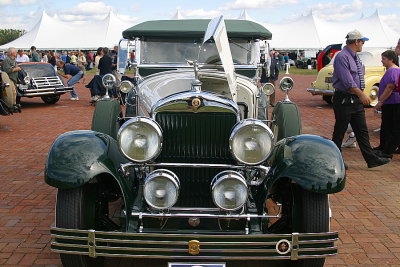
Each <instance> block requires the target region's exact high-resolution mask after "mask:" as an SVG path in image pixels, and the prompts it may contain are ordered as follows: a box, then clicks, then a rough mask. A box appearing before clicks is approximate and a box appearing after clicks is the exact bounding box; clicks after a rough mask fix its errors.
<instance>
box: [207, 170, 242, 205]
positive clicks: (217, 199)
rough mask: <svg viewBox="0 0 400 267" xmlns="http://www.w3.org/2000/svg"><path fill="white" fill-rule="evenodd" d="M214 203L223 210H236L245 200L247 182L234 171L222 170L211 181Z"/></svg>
mask: <svg viewBox="0 0 400 267" xmlns="http://www.w3.org/2000/svg"><path fill="white" fill-rule="evenodd" d="M211 192H212V197H213V201H214V203H215V205H216V206H217V207H219V208H221V209H223V210H230V211H232V210H238V209H240V208H242V207H243V206H244V204H246V201H247V195H248V192H247V183H246V180H245V179H244V177H243V176H242V175H241V174H240V173H238V172H234V171H223V172H220V173H219V174H217V175H216V176H215V177H214V179H213V180H212V182H211Z"/></svg>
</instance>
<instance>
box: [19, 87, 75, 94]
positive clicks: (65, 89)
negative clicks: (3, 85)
mask: <svg viewBox="0 0 400 267" xmlns="http://www.w3.org/2000/svg"><path fill="white" fill-rule="evenodd" d="M20 90H21V91H22V92H23V96H42V95H61V94H65V93H68V92H71V91H72V90H73V87H63V88H62V89H59V88H40V89H20Z"/></svg>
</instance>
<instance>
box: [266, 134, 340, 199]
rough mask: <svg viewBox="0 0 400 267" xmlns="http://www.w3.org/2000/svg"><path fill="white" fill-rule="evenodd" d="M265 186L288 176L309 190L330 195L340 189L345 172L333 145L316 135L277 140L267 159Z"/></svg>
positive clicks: (337, 150) (338, 153)
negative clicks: (268, 167)
mask: <svg viewBox="0 0 400 267" xmlns="http://www.w3.org/2000/svg"><path fill="white" fill-rule="evenodd" d="M269 161H270V162H269V164H271V165H270V166H273V167H272V168H271V170H270V172H269V173H268V180H267V187H268V188H271V186H272V185H273V184H274V183H275V182H276V181H277V180H278V179H280V178H283V177H288V178H290V179H292V180H293V181H295V182H296V183H297V184H298V185H300V186H301V187H302V188H304V189H305V190H308V191H312V192H317V193H323V194H331V193H337V192H340V191H341V190H343V188H344V186H345V182H346V171H345V168H344V162H343V158H342V154H341V153H340V151H339V149H338V148H337V147H336V145H335V144H334V143H333V142H332V141H331V140H328V139H326V138H323V137H320V136H316V135H297V136H292V137H288V138H284V139H282V140H281V141H279V142H278V143H277V144H276V145H275V147H274V150H273V153H272V155H271V158H270V160H269Z"/></svg>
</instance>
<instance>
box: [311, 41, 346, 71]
mask: <svg viewBox="0 0 400 267" xmlns="http://www.w3.org/2000/svg"><path fill="white" fill-rule="evenodd" d="M340 50H342V44H331V45H328V46H327V47H325V48H324V50H322V51H321V52H320V53H319V54H318V56H317V70H318V71H320V70H321V69H322V68H323V67H325V66H326V65H328V64H329V62H330V61H331V59H332V58H333V56H334V55H335V54H336V53H337V52H339V51H340Z"/></svg>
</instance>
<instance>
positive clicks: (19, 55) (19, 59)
mask: <svg viewBox="0 0 400 267" xmlns="http://www.w3.org/2000/svg"><path fill="white" fill-rule="evenodd" d="M15 61H16V62H17V63H24V62H29V57H28V55H26V54H25V53H24V51H22V50H21V49H19V50H18V52H17V58H16V59H15Z"/></svg>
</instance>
